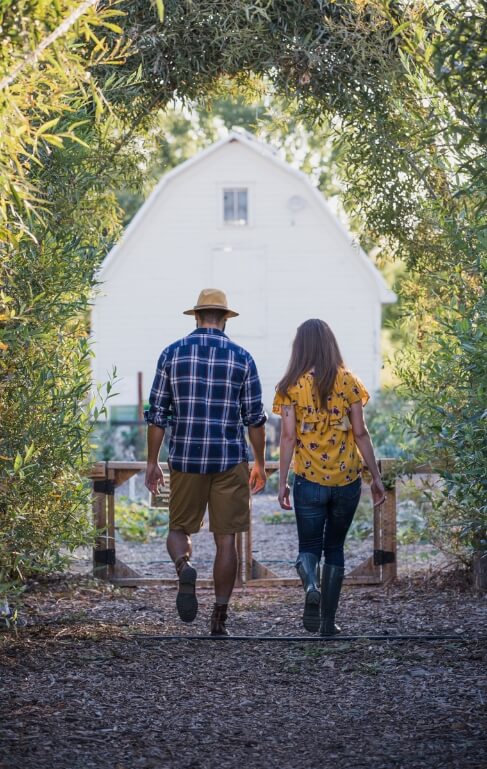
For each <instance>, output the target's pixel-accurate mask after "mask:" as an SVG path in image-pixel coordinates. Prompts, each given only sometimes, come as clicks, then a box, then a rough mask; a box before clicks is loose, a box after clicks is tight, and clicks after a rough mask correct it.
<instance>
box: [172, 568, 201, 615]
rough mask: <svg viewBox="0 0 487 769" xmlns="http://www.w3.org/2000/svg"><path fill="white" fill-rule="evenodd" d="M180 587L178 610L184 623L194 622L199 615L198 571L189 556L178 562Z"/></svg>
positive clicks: (177, 597)
mask: <svg viewBox="0 0 487 769" xmlns="http://www.w3.org/2000/svg"><path fill="white" fill-rule="evenodd" d="M176 571H177V573H178V578H179V585H178V594H177V596H176V609H177V610H178V614H179V616H180V618H181V619H182V621H183V622H192V621H193V620H194V618H195V617H196V615H197V614H198V600H197V598H196V576H197V574H196V569H195V568H194V566H192V565H191V562H190V560H189V558H188V557H187V556H184V557H183V558H179V559H178V560H177V561H176Z"/></svg>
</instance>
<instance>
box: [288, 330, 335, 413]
mask: <svg viewBox="0 0 487 769" xmlns="http://www.w3.org/2000/svg"><path fill="white" fill-rule="evenodd" d="M340 366H343V359H342V354H341V352H340V348H339V347H338V342H337V340H336V338H335V334H334V333H333V331H332V330H331V328H330V327H329V325H328V324H327V323H325V321H324V320H318V319H316V318H313V319H311V320H305V321H304V323H301V325H300V326H299V327H298V330H297V332H296V337H295V339H294V342H293V347H292V350H291V359H290V361H289V364H288V367H287V371H286V373H285V374H284V376H283V378H282V379H281V381H280V382H279V384H278V385H277V391H278V392H279V393H281V395H286V393H287V391H288V390H289V388H290V387H293V385H295V384H296V382H297V381H298V379H299V378H300V377H301V376H303V374H306V372H307V371H310V370H311V369H312V370H313V371H314V377H315V392H316V395H317V396H318V402H319V405H320V407H321V408H326V399H327V398H328V396H329V395H330V394H331V392H332V390H333V385H334V384H335V379H336V376H337V373H338V369H339V367H340Z"/></svg>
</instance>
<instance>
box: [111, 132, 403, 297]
mask: <svg viewBox="0 0 487 769" xmlns="http://www.w3.org/2000/svg"><path fill="white" fill-rule="evenodd" d="M233 142H240V143H241V144H242V145H244V146H245V147H248V148H249V149H250V150H251V151H252V152H255V153H257V154H258V155H261V156H262V157H263V158H265V159H266V160H267V161H269V162H271V163H274V164H275V165H276V166H277V167H278V168H279V169H281V170H282V171H285V172H286V173H287V174H292V175H294V176H295V177H296V179H298V180H299V182H300V184H304V185H305V186H306V187H307V190H308V192H309V193H310V195H311V196H312V197H313V199H314V200H315V202H316V203H317V204H318V207H319V208H320V209H321V210H322V211H323V214H324V215H325V216H326V217H327V218H328V219H329V220H331V221H332V222H333V224H334V226H335V227H336V228H337V229H338V230H340V231H341V233H342V235H343V236H344V237H345V238H346V240H347V241H348V242H349V244H350V245H352V243H353V238H352V236H351V235H350V233H349V232H347V230H346V229H345V227H344V226H343V225H342V223H341V222H340V220H339V219H338V217H337V216H336V215H335V214H334V213H333V211H332V210H331V208H330V206H329V205H328V203H327V201H326V199H325V197H324V196H323V194H322V193H321V192H320V191H319V190H318V189H317V188H316V187H315V186H314V185H313V184H312V183H311V181H310V179H309V177H308V176H307V175H306V174H305V173H303V172H302V171H300V170H298V169H297V168H294V167H293V166H291V165H289V163H287V162H286V161H285V160H283V159H282V158H281V157H279V155H278V153H277V151H276V150H275V149H273V148H272V147H270V146H269V145H268V144H265V143H263V142H262V141H260V140H259V139H257V138H256V137H255V136H253V135H252V134H250V133H249V132H248V131H245V130H243V129H240V128H234V129H233V130H232V131H230V132H229V134H228V136H226V137H225V138H223V139H221V140H220V141H217V142H215V143H214V144H212V145H210V146H209V147H207V148H206V149H204V150H202V151H201V152H199V153H198V154H196V155H194V156H193V157H192V158H190V159H189V160H186V161H185V162H183V163H181V164H180V165H178V166H176V167H175V168H173V169H172V170H171V171H168V172H167V173H166V174H164V176H162V177H161V179H160V181H159V182H158V183H157V185H156V187H155V188H154V190H153V191H152V193H151V194H150V195H149V197H148V198H147V200H146V201H145V203H144V204H143V205H142V206H141V207H140V208H139V210H138V212H137V213H136V215H135V216H134V217H133V219H132V221H131V222H130V224H129V225H128V227H127V228H126V230H125V232H124V234H123V236H122V238H121V239H120V241H119V242H118V243H117V244H116V245H115V246H114V247H113V248H112V250H111V251H110V253H109V254H108V255H107V257H106V259H105V260H104V262H103V264H102V265H101V268H100V271H99V277H100V279H101V280H103V278H104V275H105V273H106V271H107V269H108V268H109V267H110V266H111V265H112V264H113V263H114V262H115V261H116V259H117V255H118V254H119V252H120V250H121V249H122V248H123V247H124V245H125V244H126V243H127V241H128V240H129V239H130V237H131V236H132V234H133V233H134V232H135V231H136V230H137V229H138V228H139V227H140V226H142V224H143V220H144V218H145V217H146V216H147V214H148V213H149V212H150V211H151V209H152V208H153V207H154V205H155V204H156V203H157V200H158V198H159V197H160V195H161V193H162V192H163V191H164V190H165V189H166V188H167V186H168V185H170V184H171V182H172V181H173V179H175V178H176V177H178V176H180V175H181V174H184V173H186V172H187V171H189V170H190V169H192V168H193V167H194V166H196V165H197V164H198V163H201V161H202V160H204V159H206V158H208V157H210V156H211V155H213V154H214V153H216V152H218V151H219V150H220V149H221V148H222V147H224V146H225V145H227V144H232V143H233ZM353 252H354V254H356V257H357V259H359V260H360V262H361V263H362V265H363V266H364V267H365V268H366V269H367V270H368V271H369V273H370V275H371V277H372V278H373V282H374V283H375V285H376V288H377V290H378V294H379V299H380V301H381V303H382V304H389V303H391V302H395V301H396V295H395V294H394V292H393V291H391V290H390V289H389V288H388V287H387V284H386V282H385V280H384V278H383V277H382V275H381V273H380V272H379V270H378V269H377V268H376V267H375V265H374V264H373V263H372V261H371V260H370V259H369V257H368V256H367V254H366V253H365V252H364V251H363V250H362V249H361V248H360V247H359V246H356V247H355V246H354V248H353Z"/></svg>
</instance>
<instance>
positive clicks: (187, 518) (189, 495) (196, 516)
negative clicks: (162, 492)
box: [169, 462, 250, 534]
mask: <svg viewBox="0 0 487 769" xmlns="http://www.w3.org/2000/svg"><path fill="white" fill-rule="evenodd" d="M249 474H250V471H249V465H248V462H240V464H238V465H235V466H234V467H231V468H230V469H229V470H225V471H224V472H222V473H206V474H204V475H202V474H200V473H181V472H179V470H172V469H171V470H170V486H169V529H171V530H172V531H184V532H185V533H186V534H196V533H197V532H198V531H199V530H200V529H201V527H202V525H203V518H204V516H205V510H206V507H207V506H208V511H209V517H210V531H212V532H213V533H214V534H236V533H237V532H240V531H248V528H249V520H250V491H249Z"/></svg>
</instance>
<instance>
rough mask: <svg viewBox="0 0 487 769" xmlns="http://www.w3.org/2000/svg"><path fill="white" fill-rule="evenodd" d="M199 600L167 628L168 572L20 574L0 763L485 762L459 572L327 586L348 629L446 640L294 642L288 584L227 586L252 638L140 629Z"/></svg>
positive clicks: (479, 670) (473, 627)
mask: <svg viewBox="0 0 487 769" xmlns="http://www.w3.org/2000/svg"><path fill="white" fill-rule="evenodd" d="M199 598H200V613H199V615H198V617H197V619H196V621H195V623H194V625H191V626H182V625H181V623H180V622H179V621H178V618H177V615H176V611H175V607H174V599H175V590H174V589H173V588H169V587H165V588H163V587H159V588H139V589H137V590H129V589H124V590H122V589H119V588H113V587H111V586H109V585H105V584H102V583H99V582H97V581H95V580H90V579H87V578H84V577H79V576H77V577H69V578H67V577H63V578H60V579H59V580H58V581H57V582H51V583H48V584H37V585H32V586H30V589H29V590H28V592H27V593H26V594H25V596H24V610H23V614H24V616H25V617H26V618H27V620H28V625H27V627H25V628H23V629H21V630H19V631H18V636H17V637H15V636H13V635H11V634H3V637H0V662H1V669H2V685H3V697H2V701H1V704H0V709H1V711H2V723H3V726H2V729H1V732H0V767H2V769H95V767H96V769H105V768H106V769H108V768H110V769H136V768H137V767H141V768H142V769H150V768H152V769H166V768H167V769H172V768H173V767H174V769H176V768H178V769H179V768H180V767H181V768H182V769H210V768H211V769H213V767H215V766H220V767H222V768H223V769H241V767H243V766H245V767H251V768H254V767H256V768H258V769H260V768H261V767H262V769H264V768H265V769H318V768H319V767H333V769H401V768H403V769H429V768H430V767H431V769H466V767H468V768H469V769H480V768H481V767H485V730H484V720H483V714H482V706H483V704H484V703H485V698H486V697H487V693H486V691H485V685H484V684H485V681H483V680H482V676H483V675H484V673H485V657H486V648H485V633H486V623H485V605H484V604H483V602H482V601H481V600H480V598H479V597H478V596H475V595H474V594H473V593H472V592H471V589H470V588H469V586H468V585H467V584H466V583H465V581H464V579H463V578H461V577H460V576H458V575H456V574H450V573H448V572H445V573H444V574H443V575H441V578H440V576H436V577H435V578H433V579H432V578H430V579H427V578H426V577H425V575H421V576H417V577H415V578H414V579H412V578H403V579H401V580H399V581H398V582H397V583H396V584H394V585H391V586H389V587H387V588H368V589H365V588H347V589H345V590H344V593H343V600H342V602H341V606H340V621H341V622H342V623H343V628H344V630H345V631H346V632H350V633H352V632H353V633H362V632H364V631H372V632H377V631H379V632H382V633H384V632H385V633H387V632H388V633H395V632H397V631H399V632H408V633H414V632H420V633H427V632H442V633H450V634H452V635H453V636H454V638H453V639H451V640H445V641H423V642H419V641H414V640H412V641H408V642H401V643H398V642H395V643H394V642H380V643H378V642H375V643H373V642H370V641H359V642H347V641H344V640H343V641H337V642H326V641H318V642H317V641H313V640H310V639H313V638H314V636H309V635H308V634H306V633H305V631H304V630H303V629H302V628H301V625H300V619H299V617H300V613H301V602H302V596H301V592H300V590H299V589H297V588H280V589H274V590H262V589H247V590H245V589H243V590H240V591H237V592H236V594H235V600H234V601H233V604H232V609H231V613H230V623H229V624H230V628H231V630H232V632H233V633H234V634H245V635H257V636H261V637H260V638H256V639H253V640H249V641H244V642H242V641H236V640H235V641H231V640H230V641H216V642H215V641H205V640H199V641H198V640H191V639H190V638H187V639H182V640H179V641H168V640H166V641H164V640H157V639H154V638H151V636H154V635H159V634H161V635H171V634H182V635H186V636H189V635H194V634H196V635H201V636H204V635H205V634H206V633H207V632H208V616H209V613H210V610H211V604H212V595H211V592H210V591H205V590H201V591H200V592H199ZM269 634H271V635H279V636H285V635H288V634H293V635H294V634H298V635H301V636H302V640H300V641H298V642H290V641H284V642H283V641H281V642H272V641H270V640H266V638H265V636H266V635H269ZM482 635H483V638H482Z"/></svg>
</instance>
